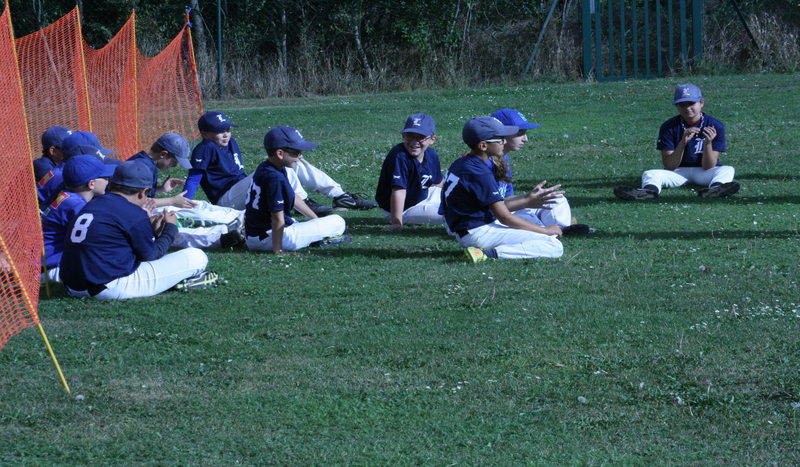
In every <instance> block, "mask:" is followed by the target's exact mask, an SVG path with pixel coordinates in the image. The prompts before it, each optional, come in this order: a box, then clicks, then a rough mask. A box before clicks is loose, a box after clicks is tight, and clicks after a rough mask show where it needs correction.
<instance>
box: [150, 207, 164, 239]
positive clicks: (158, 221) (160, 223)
mask: <svg viewBox="0 0 800 467" xmlns="http://www.w3.org/2000/svg"><path fill="white" fill-rule="evenodd" d="M150 225H152V226H153V234H155V236H156V237H158V236H159V235H161V231H162V230H164V213H163V212H160V213H158V214H153V215H152V216H150Z"/></svg>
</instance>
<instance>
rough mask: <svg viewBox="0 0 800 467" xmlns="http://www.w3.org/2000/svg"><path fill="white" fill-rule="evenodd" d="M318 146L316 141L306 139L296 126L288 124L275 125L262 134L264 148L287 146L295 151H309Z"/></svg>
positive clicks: (271, 148)
mask: <svg viewBox="0 0 800 467" xmlns="http://www.w3.org/2000/svg"><path fill="white" fill-rule="evenodd" d="M317 146H319V144H317V143H312V142H311V141H306V140H305V139H303V135H301V134H300V132H299V131H297V129H296V128H292V127H290V126H276V127H275V128H273V129H271V130H269V132H267V134H266V135H264V149H266V150H267V151H273V150H275V149H282V148H289V149H295V150H297V151H310V150H312V149H314V148H315V147H317Z"/></svg>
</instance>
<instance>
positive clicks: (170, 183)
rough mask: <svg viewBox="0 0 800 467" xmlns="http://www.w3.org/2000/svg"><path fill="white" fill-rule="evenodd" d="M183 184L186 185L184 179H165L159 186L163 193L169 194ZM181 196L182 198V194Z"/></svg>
mask: <svg viewBox="0 0 800 467" xmlns="http://www.w3.org/2000/svg"><path fill="white" fill-rule="evenodd" d="M184 183H186V179H185V178H172V177H167V179H166V180H164V183H163V184H161V186H162V187H163V188H164V191H165V192H167V193H169V192H170V191H172V190H174V189H175V188H178V187H179V186H181V185H183V184H184ZM184 193H185V192H184ZM181 196H183V194H181Z"/></svg>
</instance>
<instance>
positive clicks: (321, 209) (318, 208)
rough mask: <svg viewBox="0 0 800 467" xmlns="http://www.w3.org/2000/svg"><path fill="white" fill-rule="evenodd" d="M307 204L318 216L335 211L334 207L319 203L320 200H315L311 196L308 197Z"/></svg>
mask: <svg viewBox="0 0 800 467" xmlns="http://www.w3.org/2000/svg"><path fill="white" fill-rule="evenodd" d="M306 204H307V205H308V207H309V208H311V210H312V211H314V214H316V215H317V216H318V217H325V216H327V215H328V214H330V213H332V212H333V208H332V207H330V206H324V205H322V204H319V203H318V202H316V201H314V200H313V199H311V198H308V199H306Z"/></svg>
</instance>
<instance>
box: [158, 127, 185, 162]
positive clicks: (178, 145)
mask: <svg viewBox="0 0 800 467" xmlns="http://www.w3.org/2000/svg"><path fill="white" fill-rule="evenodd" d="M156 144H157V145H159V146H161V148H162V149H166V150H167V151H168V152H169V153H170V154H173V155H175V157H176V158H177V159H178V164H180V165H181V167H183V168H184V169H191V168H192V163H191V162H189V142H188V141H186V138H184V137H183V136H181V135H179V134H177V133H164V134H163V135H161V136H160V137H159V138H158V139H157V140H156Z"/></svg>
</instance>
